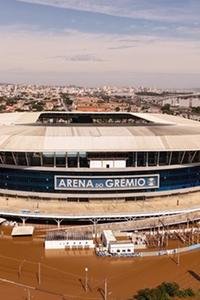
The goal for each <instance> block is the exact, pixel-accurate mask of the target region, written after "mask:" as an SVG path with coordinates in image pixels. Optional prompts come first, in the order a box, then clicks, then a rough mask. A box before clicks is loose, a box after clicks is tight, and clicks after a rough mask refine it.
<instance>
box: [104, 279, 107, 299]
mask: <svg viewBox="0 0 200 300" xmlns="http://www.w3.org/2000/svg"><path fill="white" fill-rule="evenodd" d="M104 300H108V282H107V279H105V283H104Z"/></svg>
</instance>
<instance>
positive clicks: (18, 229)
mask: <svg viewBox="0 0 200 300" xmlns="http://www.w3.org/2000/svg"><path fill="white" fill-rule="evenodd" d="M33 232H34V227H33V226H15V227H13V230H12V233H11V235H12V236H25V235H33Z"/></svg>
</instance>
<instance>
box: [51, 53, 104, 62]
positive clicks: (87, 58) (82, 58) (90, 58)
mask: <svg viewBox="0 0 200 300" xmlns="http://www.w3.org/2000/svg"><path fill="white" fill-rule="evenodd" d="M54 58H58V59H62V60H63V61H72V62H103V61H105V60H104V59H101V58H99V57H97V56H95V55H94V54H90V53H88V54H76V55H70V56H56V57H54Z"/></svg>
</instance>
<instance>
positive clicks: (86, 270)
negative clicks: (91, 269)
mask: <svg viewBox="0 0 200 300" xmlns="http://www.w3.org/2000/svg"><path fill="white" fill-rule="evenodd" d="M85 291H86V293H87V291H88V268H87V267H86V268H85Z"/></svg>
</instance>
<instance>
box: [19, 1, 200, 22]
mask: <svg viewBox="0 0 200 300" xmlns="http://www.w3.org/2000/svg"><path fill="white" fill-rule="evenodd" d="M17 1H21V2H27V3H33V4H42V5H50V6H56V7H61V8H67V9H73V10H80V11H88V12H94V13H101V14H107V15H112V16H119V17H129V18H137V19H145V20H157V21H167V22H170V21H174V22H178V21H182V22H195V21H196V22H198V20H199V12H200V3H199V1H196V0H190V1H188V0H182V1H180V0H173V1H172V0H168V1H162V0H161V1H157V0H151V1H149V0H95V1H94V0H84V1H83V0H17Z"/></svg>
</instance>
